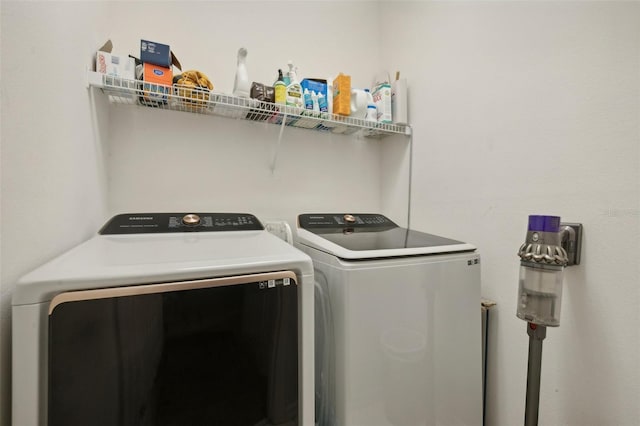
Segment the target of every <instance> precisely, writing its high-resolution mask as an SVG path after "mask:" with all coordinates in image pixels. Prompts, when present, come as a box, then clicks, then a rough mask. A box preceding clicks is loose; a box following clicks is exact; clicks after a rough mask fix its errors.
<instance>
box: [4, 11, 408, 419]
mask: <svg viewBox="0 0 640 426" xmlns="http://www.w3.org/2000/svg"><path fill="white" fill-rule="evenodd" d="M1 5H2V9H1V13H2V40H3V46H2V91H3V92H2V122H3V127H2V181H1V182H2V210H1V212H0V213H1V219H2V262H1V263H0V265H1V267H2V299H1V302H2V303H1V307H2V341H1V347H2V364H1V365H2V370H1V371H2V373H1V374H0V376H1V378H2V379H1V382H0V384H1V386H2V392H1V393H2V400H1V401H0V412H1V415H0V417H1V418H0V424H2V425H3V426H8V424H9V423H8V422H9V415H10V409H9V407H10V374H9V372H10V300H11V293H12V290H13V288H14V286H15V283H16V281H17V279H18V278H19V277H20V276H21V275H23V274H24V273H26V272H27V271H29V270H30V269H32V268H34V267H36V266H37V265H39V264H41V263H43V262H44V261H46V260H48V259H50V258H52V257H54V256H55V255H57V254H60V253H61V252H63V251H64V250H66V249H67V248H69V247H70V246H72V245H75V244H76V243H78V242H80V241H82V240H84V239H87V238H88V237H89V236H91V235H92V234H94V233H95V232H96V230H97V229H98V228H99V226H100V225H101V224H102V223H104V221H105V220H106V218H107V217H108V216H110V215H112V214H115V213H121V212H127V211H184V210H190V211H247V212H251V213H255V214H257V215H259V216H260V217H261V218H279V219H286V220H289V221H290V222H291V223H293V222H294V220H295V216H296V215H297V214H298V213H303V212H311V211H327V210H336V211H342V210H349V211H379V210H382V211H385V212H392V213H393V214H397V215H398V216H399V217H398V220H399V221H404V220H405V217H406V215H407V211H406V194H405V193H400V194H396V195H393V196H386V195H385V194H387V193H389V192H392V191H396V188H397V187H402V182H403V181H404V182H406V181H407V178H408V176H407V170H408V167H406V166H407V159H408V155H407V153H408V146H409V145H408V139H407V138H403V137H391V138H388V139H386V140H383V141H379V140H375V139H367V138H358V137H351V136H340V135H330V134H320V133H314V132H309V131H304V130H299V129H294V128H287V129H285V132H284V136H283V138H282V142H281V145H280V149H279V150H278V157H277V163H276V168H275V170H274V171H273V172H272V171H271V161H272V159H273V156H274V152H275V146H276V141H277V139H278V138H277V137H278V132H279V128H278V127H277V126H270V125H264V124H256V123H250V122H245V121H236V120H230V119H224V118H217V117H210V116H206V117H205V116H199V115H193V114H184V113H174V112H170V111H158V110H155V109H151V108H149V109H147V108H127V107H114V106H110V105H108V104H107V103H106V97H105V96H104V95H103V94H102V93H101V92H100V91H98V90H89V91H88V90H87V89H86V88H85V87H84V81H85V76H86V73H85V67H86V66H87V65H88V64H90V63H91V62H92V57H93V55H94V54H95V50H96V49H97V48H98V47H99V46H101V45H102V43H103V42H104V41H105V40H106V39H107V38H111V39H112V40H113V43H114V46H115V51H116V52H119V53H125V54H127V53H131V54H134V55H138V53H139V40H140V39H141V38H147V39H150V40H156V41H161V42H162V41H164V42H168V43H170V44H171V45H172V48H173V50H174V51H175V53H176V54H177V55H178V57H179V59H180V61H181V62H182V64H183V67H184V69H185V70H187V69H198V70H201V71H203V72H205V73H206V74H207V75H208V76H209V77H210V78H211V80H212V81H213V83H214V85H215V89H216V90H217V91H222V92H226V93H230V92H231V90H232V88H233V80H234V75H235V68H236V53H237V50H238V48H240V47H246V48H247V49H248V51H249V56H248V61H247V65H248V69H249V74H250V78H251V80H255V81H260V82H264V83H269V84H270V83H272V82H273V80H274V79H275V77H276V76H277V69H278V68H283V69H284V68H285V67H286V63H287V61H288V60H289V59H292V60H294V61H295V63H296V65H298V66H299V67H300V74H299V76H300V77H319V78H330V77H333V76H335V75H336V74H337V73H338V72H341V71H344V72H348V73H350V74H351V75H352V77H353V84H354V85H355V86H357V87H365V86H368V85H369V84H370V81H371V78H372V76H373V74H374V73H375V71H376V70H375V68H376V67H377V64H378V62H379V57H378V47H377V44H376V43H375V37H376V30H375V27H374V26H372V25H370V23H371V22H374V21H375V20H376V19H377V16H378V14H377V5H376V4H375V3H368V2H352V3H351V2H350V3H345V4H343V3H335V2H326V1H314V2H304V3H293V2H135V3H134V2H86V3H79V2H70V3H67V2H38V3H31V2H2V3H1ZM338 7H339V9H340V11H339V13H336V10H337V8H338ZM354 16H355V17H357V19H353V17H354ZM305 20H307V21H305ZM295 22H298V23H299V26H298V28H297V29H295V30H294V29H291V30H288V28H290V27H291V25H292V23H295ZM305 22H306V23H305ZM352 34H357V35H358V36H357V37H351V36H350V35H352ZM45 64H46V66H47V67H48V69H49V70H50V74H45V73H44V72H43V67H44V66H45ZM383 176H389V177H390V178H391V179H390V182H391V183H390V184H386V183H385V184H383V182H382V177H383ZM385 182H386V181H385ZM405 192H406V183H405ZM383 200H387V201H383Z"/></svg>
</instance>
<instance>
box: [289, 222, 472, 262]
mask: <svg viewBox="0 0 640 426" xmlns="http://www.w3.org/2000/svg"><path fill="white" fill-rule="evenodd" d="M298 239H299V241H300V243H301V244H304V245H307V246H310V247H315V248H317V249H318V250H322V251H324V252H327V253H330V254H333V255H335V256H337V257H340V258H343V259H369V258H381V257H397V256H415V255H424V254H440V253H452V252H463V251H473V250H475V249H476V248H475V247H474V246H473V245H471V244H467V243H464V242H461V241H456V240H452V239H449V238H444V237H440V236H438V235H433V234H427V233H424V232H419V231H414V230H411V229H407V228H401V227H399V226H398V225H397V224H395V223H394V222H393V221H391V220H390V219H388V218H387V217H385V216H383V215H381V214H343V213H319V214H315V213H314V214H302V215H299V216H298Z"/></svg>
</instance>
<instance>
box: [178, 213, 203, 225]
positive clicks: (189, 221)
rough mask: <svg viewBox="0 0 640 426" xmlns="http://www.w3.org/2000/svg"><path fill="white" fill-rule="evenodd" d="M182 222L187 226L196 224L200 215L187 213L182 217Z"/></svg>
mask: <svg viewBox="0 0 640 426" xmlns="http://www.w3.org/2000/svg"><path fill="white" fill-rule="evenodd" d="M182 223H184V224H185V225H187V226H196V225H198V224H200V216H198V215H197V214H187V215H185V216H184V217H183V218H182Z"/></svg>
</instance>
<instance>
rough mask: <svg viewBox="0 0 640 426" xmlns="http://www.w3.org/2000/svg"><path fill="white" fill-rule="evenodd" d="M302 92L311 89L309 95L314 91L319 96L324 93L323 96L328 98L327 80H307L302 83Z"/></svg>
mask: <svg viewBox="0 0 640 426" xmlns="http://www.w3.org/2000/svg"><path fill="white" fill-rule="evenodd" d="M300 86H302V90H303V91H304V89H309V93H311V91H314V92H316V93H318V94H320V93H322V96H324V97H325V98H326V97H327V80H320V79H316V78H305V79H303V80H302V81H301V82H300Z"/></svg>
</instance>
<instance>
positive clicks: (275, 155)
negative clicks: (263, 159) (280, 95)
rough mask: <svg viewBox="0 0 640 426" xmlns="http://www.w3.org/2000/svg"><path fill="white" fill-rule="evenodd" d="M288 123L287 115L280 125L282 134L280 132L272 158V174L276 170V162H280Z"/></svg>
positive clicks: (285, 114) (283, 117)
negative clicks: (283, 137)
mask: <svg viewBox="0 0 640 426" xmlns="http://www.w3.org/2000/svg"><path fill="white" fill-rule="evenodd" d="M286 123H287V113H284V115H283V116H282V123H281V124H280V132H278V141H277V142H276V148H275V151H274V153H273V157H272V158H271V174H273V173H274V172H275V170H276V161H277V160H278V153H279V152H280V143H281V142H282V134H283V133H284V126H285V125H286Z"/></svg>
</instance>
